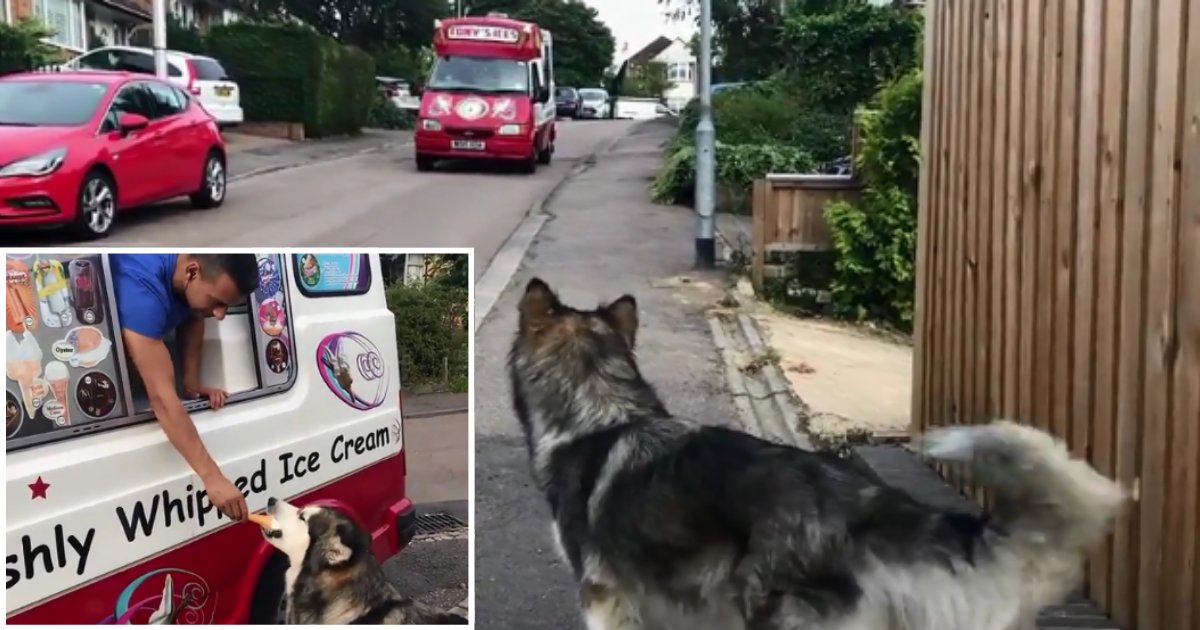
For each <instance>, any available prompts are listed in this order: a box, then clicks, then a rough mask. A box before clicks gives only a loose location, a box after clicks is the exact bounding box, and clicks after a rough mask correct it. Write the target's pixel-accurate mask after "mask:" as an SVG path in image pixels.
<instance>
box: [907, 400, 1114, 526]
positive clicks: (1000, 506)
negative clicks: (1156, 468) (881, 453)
mask: <svg viewBox="0 0 1200 630" xmlns="http://www.w3.org/2000/svg"><path fill="white" fill-rule="evenodd" d="M919 445H920V449H921V451H922V452H923V453H924V454H925V455H927V456H929V457H932V458H934V459H940V460H944V461H949V462H962V463H966V464H967V465H968V468H969V470H970V474H971V477H972V479H973V480H974V481H976V482H979V483H980V484H982V485H984V486H986V487H988V488H991V489H992V491H993V495H994V497H995V509H994V510H993V516H994V518H995V522H996V524H997V525H998V526H1000V527H1002V528H1003V529H1005V530H1006V531H1007V532H1008V533H1009V535H1011V536H1014V537H1017V538H1020V539H1023V540H1024V541H1025V542H1028V543H1032V544H1038V545H1053V546H1056V547H1059V548H1062V547H1067V548H1075V549H1079V548H1083V547H1087V546H1089V545H1091V544H1092V543H1094V542H1096V541H1097V540H1098V539H1099V538H1100V537H1101V536H1103V535H1104V533H1105V532H1106V531H1107V530H1108V527H1109V526H1110V524H1111V523H1112V521H1113V519H1114V517H1115V516H1116V515H1117V512H1118V510H1119V509H1120V508H1121V506H1122V505H1123V504H1124V503H1125V501H1126V500H1128V499H1131V498H1132V499H1135V500H1136V492H1133V493H1127V492H1126V491H1125V490H1124V489H1122V488H1121V486H1120V485H1119V484H1118V483H1117V482H1115V481H1113V480H1111V479H1109V478H1107V477H1105V476H1104V475H1101V474H1100V473H1099V472H1097V471H1096V469H1094V468H1092V466H1091V465H1090V464H1088V463H1087V462H1085V461H1082V460H1079V459H1075V458H1073V457H1072V456H1071V453H1070V452H1069V451H1068V450H1067V447H1066V445H1065V444H1064V443H1063V442H1062V441H1060V440H1058V439H1056V438H1055V437H1054V436H1052V435H1050V434H1049V433H1046V432H1044V431H1040V430H1038V429H1035V428H1033V427H1029V426H1024V425H1020V424H1016V423H1014V422H1010V421H1007V420H1001V421H997V422H993V423H991V424H985V425H975V426H958V427H947V428H941V429H935V430H933V431H930V432H929V433H927V434H926V435H925V436H923V437H922V438H921V440H920V442H919Z"/></svg>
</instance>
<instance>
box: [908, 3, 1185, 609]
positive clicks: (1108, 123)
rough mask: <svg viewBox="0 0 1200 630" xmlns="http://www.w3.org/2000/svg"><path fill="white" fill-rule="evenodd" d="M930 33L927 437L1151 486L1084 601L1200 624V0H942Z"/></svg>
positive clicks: (923, 313) (1094, 566)
mask: <svg viewBox="0 0 1200 630" xmlns="http://www.w3.org/2000/svg"><path fill="white" fill-rule="evenodd" d="M925 41H926V50H925V61H924V63H925V80H926V85H925V87H924V104H923V119H922V130H921V142H922V152H923V156H922V164H923V169H922V172H921V182H920V210H919V227H918V243H917V271H918V276H917V296H916V321H915V322H914V336H915V340H914V341H915V345H916V347H915V352H914V360H915V365H914V368H913V372H914V377H913V387H914V395H913V409H912V411H913V422H914V428H915V429H917V430H923V429H925V428H927V427H930V426H940V425H947V424H961V423H969V422H976V421H979V420H981V419H983V418H987V417H998V416H1007V417H1014V418H1016V419H1019V420H1021V421H1023V422H1026V423H1029V424H1032V425H1035V426H1039V427H1042V428H1045V429H1048V430H1051V431H1053V432H1054V433H1056V434H1058V435H1059V436H1061V437H1063V438H1064V439H1066V440H1067V441H1068V443H1069V444H1070V447H1071V448H1072V450H1073V451H1074V452H1075V453H1076V454H1078V455H1080V456H1086V457H1088V458H1089V459H1090V460H1091V461H1092V462H1093V464H1094V465H1095V466H1096V467H1097V468H1098V469H1099V470H1100V471H1102V472H1103V473H1105V474H1108V475H1110V476H1113V477H1115V478H1117V479H1120V480H1121V481H1123V482H1125V483H1127V484H1129V485H1130V486H1132V485H1134V484H1135V482H1136V484H1137V486H1138V488H1139V490H1140V500H1139V502H1138V503H1137V504H1136V505H1134V506H1131V509H1129V510H1127V511H1126V512H1125V513H1124V514H1123V515H1122V516H1121V517H1120V518H1119V519H1118V521H1117V522H1116V524H1115V526H1114V529H1113V534H1112V535H1111V536H1110V537H1109V539H1108V540H1106V541H1105V542H1104V543H1103V544H1101V545H1100V546H1099V548H1098V549H1097V550H1096V551H1095V553H1094V554H1092V556H1091V558H1090V560H1089V566H1088V572H1087V575H1088V594H1089V595H1090V596H1091V597H1092V598H1093V599H1094V600H1095V601H1096V602H1097V603H1098V604H1099V605H1100V606H1101V607H1102V608H1104V609H1106V610H1107V611H1109V612H1110V613H1111V614H1113V616H1114V618H1115V619H1116V620H1117V621H1118V622H1119V623H1121V624H1122V625H1123V626H1125V627H1128V628H1131V629H1136V630H1188V629H1193V630H1200V543H1198V542H1197V539H1198V538H1200V514H1198V511H1200V508H1198V505H1200V0H932V1H931V2H929V3H928V4H927V5H926V39H925ZM945 472H947V473H948V474H949V475H950V476H951V477H952V478H957V476H956V475H955V474H954V471H952V470H950V471H945Z"/></svg>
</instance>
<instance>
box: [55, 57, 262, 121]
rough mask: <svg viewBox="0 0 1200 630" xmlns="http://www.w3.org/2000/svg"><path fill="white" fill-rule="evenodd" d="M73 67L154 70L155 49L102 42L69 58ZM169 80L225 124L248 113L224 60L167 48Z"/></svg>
mask: <svg viewBox="0 0 1200 630" xmlns="http://www.w3.org/2000/svg"><path fill="white" fill-rule="evenodd" d="M64 67H65V68H70V69H72V70H123V71H126V72H140V73H142V74H155V69H154V51H153V50H152V49H150V48H138V47H135V46H102V47H100V48H94V49H92V50H89V51H88V52H86V53H84V54H82V55H80V56H78V57H76V58H74V59H72V60H70V61H68V62H67V63H66V64H64ZM167 80H169V81H171V82H172V83H174V84H176V85H178V86H179V87H181V88H183V89H185V90H187V91H188V92H189V93H190V94H191V95H192V96H193V97H195V98H196V100H198V101H200V104H201V105H202V106H204V111H206V112H208V113H209V115H211V116H212V117H213V118H214V119H216V121H217V124H218V125H220V126H222V127H231V126H234V125H240V124H241V123H242V122H243V120H244V118H245V116H244V114H243V112H242V97H241V94H240V92H239V90H238V84H237V83H235V82H234V81H232V80H231V79H230V78H229V75H228V73H226V72H225V68H224V67H223V66H221V62H219V61H217V60H216V59H213V58H212V57H205V56H204V55H193V54H191V53H185V52H181V51H178V50H168V51H167Z"/></svg>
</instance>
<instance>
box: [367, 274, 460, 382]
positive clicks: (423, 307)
mask: <svg viewBox="0 0 1200 630" xmlns="http://www.w3.org/2000/svg"><path fill="white" fill-rule="evenodd" d="M386 294H387V304H388V310H390V311H391V312H392V314H393V315H394V316H395V318H396V344H397V350H398V352H399V354H400V372H401V378H402V383H403V386H404V389H405V390H406V391H409V392H411V391H413V390H414V389H417V390H423V389H443V388H448V389H450V390H451V391H456V392H465V391H467V377H468V371H469V370H468V360H469V357H468V355H467V350H468V341H469V339H468V334H467V330H466V326H465V325H464V322H465V321H466V316H467V290H466V289H463V288H460V287H448V286H445V285H443V284H440V283H433V282H431V283H429V284H425V285H416V286H412V285H399V284H398V285H393V286H390V287H388V289H387V291H386ZM447 364H449V374H448V375H447V373H446V366H447Z"/></svg>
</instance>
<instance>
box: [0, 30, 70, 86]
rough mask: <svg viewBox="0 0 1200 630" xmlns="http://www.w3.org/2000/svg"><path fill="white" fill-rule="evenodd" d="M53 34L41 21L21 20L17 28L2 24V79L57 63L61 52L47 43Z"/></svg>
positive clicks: (0, 55)
mask: <svg viewBox="0 0 1200 630" xmlns="http://www.w3.org/2000/svg"><path fill="white" fill-rule="evenodd" d="M53 33H54V31H53V30H51V29H50V28H47V27H46V26H45V25H44V24H42V23H41V22H39V21H37V20H28V19H27V20H21V21H20V22H17V23H16V24H7V23H4V22H0V75H4V74H9V73H12V72H24V71H26V70H31V69H34V68H40V67H42V66H47V65H50V64H53V63H55V62H57V61H58V53H57V49H55V48H54V47H53V46H51V45H49V44H47V43H45V42H44V41H43V40H45V39H46V38H47V37H50V36H51V35H52V34H53Z"/></svg>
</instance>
